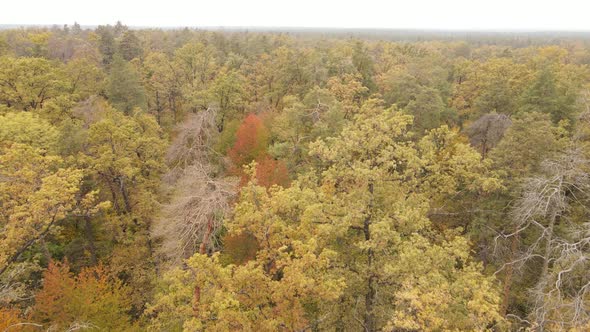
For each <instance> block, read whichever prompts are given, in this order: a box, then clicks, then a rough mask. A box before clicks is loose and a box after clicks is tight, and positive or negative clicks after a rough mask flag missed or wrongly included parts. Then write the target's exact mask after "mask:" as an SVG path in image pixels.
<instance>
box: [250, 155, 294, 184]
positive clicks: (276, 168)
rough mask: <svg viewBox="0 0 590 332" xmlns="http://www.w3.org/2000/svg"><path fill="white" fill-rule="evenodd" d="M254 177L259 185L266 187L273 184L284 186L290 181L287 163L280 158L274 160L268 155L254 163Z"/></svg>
mask: <svg viewBox="0 0 590 332" xmlns="http://www.w3.org/2000/svg"><path fill="white" fill-rule="evenodd" d="M256 179H257V180H258V184H259V185H260V186H263V187H266V188H270V187H271V186H272V185H275V184H277V185H279V186H281V187H284V188H286V187H288V186H289V182H290V180H289V172H288V171H287V165H285V163H284V162H283V161H282V160H275V159H274V158H272V157H270V156H268V155H266V156H264V157H263V158H260V159H259V160H258V163H257V164H256Z"/></svg>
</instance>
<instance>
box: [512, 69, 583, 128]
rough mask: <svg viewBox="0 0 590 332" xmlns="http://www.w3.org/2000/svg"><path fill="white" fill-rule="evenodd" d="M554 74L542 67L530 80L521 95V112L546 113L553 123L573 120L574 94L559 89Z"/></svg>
mask: <svg viewBox="0 0 590 332" xmlns="http://www.w3.org/2000/svg"><path fill="white" fill-rule="evenodd" d="M557 84H558V82H557V80H556V77H555V74H554V73H553V71H552V70H551V69H550V68H547V67H545V68H543V69H542V70H540V71H539V73H538V74H537V76H536V78H535V79H534V80H533V81H532V82H531V84H530V85H529V87H528V89H527V90H526V91H525V92H524V94H523V96H522V106H521V110H522V111H523V112H531V111H532V112H539V113H546V114H549V115H550V116H551V120H553V122H554V123H558V122H559V121H561V120H569V121H570V122H571V121H573V120H574V117H575V114H574V112H575V111H576V109H575V107H574V103H575V99H576V96H575V95H574V94H571V93H570V94H568V93H567V92H566V91H560V89H559V87H558V85H557Z"/></svg>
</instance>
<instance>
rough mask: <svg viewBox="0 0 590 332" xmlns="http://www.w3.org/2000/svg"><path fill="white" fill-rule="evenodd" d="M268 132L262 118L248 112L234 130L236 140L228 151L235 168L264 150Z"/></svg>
mask: <svg viewBox="0 0 590 332" xmlns="http://www.w3.org/2000/svg"><path fill="white" fill-rule="evenodd" d="M268 138H269V132H268V129H267V128H266V127H265V126H264V123H263V122H262V119H260V118H259V117H258V116H257V115H255V114H249V115H248V116H247V117H246V118H245V119H244V121H242V124H240V127H239V128H238V130H237V131H236V141H235V143H234V145H233V147H232V148H231V149H230V150H229V151H228V156H229V157H230V159H231V160H232V161H233V163H234V165H235V166H236V168H237V169H241V166H242V165H245V164H248V163H250V162H252V161H253V160H256V158H258V157H259V156H261V155H262V154H264V153H265V152H266V146H267V144H268Z"/></svg>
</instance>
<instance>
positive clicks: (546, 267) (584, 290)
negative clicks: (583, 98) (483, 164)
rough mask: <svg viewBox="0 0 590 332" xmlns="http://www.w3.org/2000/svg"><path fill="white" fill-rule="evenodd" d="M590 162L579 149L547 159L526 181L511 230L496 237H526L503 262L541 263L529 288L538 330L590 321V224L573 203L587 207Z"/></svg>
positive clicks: (512, 264) (519, 264) (510, 265)
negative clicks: (574, 212)
mask: <svg viewBox="0 0 590 332" xmlns="http://www.w3.org/2000/svg"><path fill="white" fill-rule="evenodd" d="M589 166H590V161H589V160H587V159H586V158H585V157H584V156H583V153H582V151H581V150H580V149H572V150H569V151H567V152H566V153H565V154H564V155H562V156H561V157H560V158H558V159H556V160H550V161H546V162H544V163H543V165H542V167H543V172H542V174H540V175H538V176H536V177H533V178H530V179H528V180H527V181H526V182H525V185H524V190H523V194H522V196H521V197H520V198H519V199H518V200H517V202H516V204H515V206H514V208H513V211H512V215H511V217H512V220H513V225H512V226H511V229H512V231H511V232H510V233H505V234H502V235H500V236H499V237H498V238H497V240H498V239H501V238H503V239H510V240H515V239H523V241H520V242H524V243H526V245H524V246H522V247H523V248H522V249H521V251H520V252H519V253H518V254H517V255H515V256H513V257H515V259H513V260H511V261H509V262H508V263H506V264H505V265H504V266H503V268H507V269H513V268H522V267H523V266H525V265H526V264H527V263H535V262H536V263H540V271H539V274H538V279H537V281H536V285H535V286H534V287H533V288H532V289H531V290H530V291H531V295H532V297H531V302H532V308H533V309H532V313H531V319H530V320H531V324H532V326H533V328H535V329H536V330H539V331H544V330H545V329H548V328H550V329H551V330H568V329H571V328H574V327H580V326H582V325H584V324H587V323H588V322H589V321H590V303H588V302H589V301H590V298H589V296H590V293H589V290H590V275H589V274H588V272H587V271H588V267H589V262H590V228H589V225H588V223H580V222H579V218H573V217H572V213H571V212H572V209H573V208H574V207H579V208H582V209H584V210H585V209H586V207H585V206H586V205H587V204H586V203H587V199H588V194H590V177H589V175H588V170H589V168H588V167H589ZM524 240H526V241H524ZM512 243H514V242H512ZM517 243H518V241H517ZM512 250H518V248H515V247H512Z"/></svg>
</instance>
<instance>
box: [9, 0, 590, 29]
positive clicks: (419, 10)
mask: <svg viewBox="0 0 590 332" xmlns="http://www.w3.org/2000/svg"><path fill="white" fill-rule="evenodd" d="M589 9H590V0H553V1H551V0H494V1H488V0H486V1H483V0H404V1H397V0H389V1H387V0H380V1H378V0H358V1H348V0H339V1H337V0H288V1H286V0H241V1H240V0H235V1H234V0H192V1H191V0H158V1H154V0H143V1H140V0H94V1H87V0H2V1H1V5H0V24H64V23H68V24H71V23H73V22H74V21H77V22H78V23H80V24H82V25H97V24H107V23H110V24H113V23H115V22H116V21H117V20H121V21H122V22H123V23H124V24H126V25H129V26H162V27H171V26H174V27H177V26H191V27H196V26H226V27H230V26H262V27H269V26H275V27H276V26H281V27H335V28H394V29H396V28H397V29H478V30H590V10H589Z"/></svg>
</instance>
